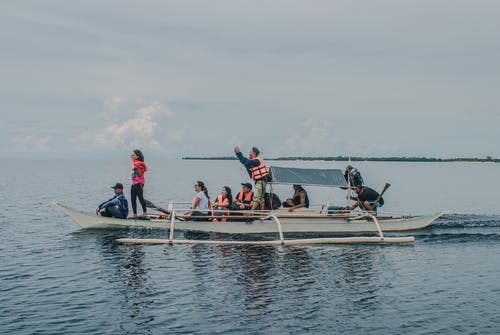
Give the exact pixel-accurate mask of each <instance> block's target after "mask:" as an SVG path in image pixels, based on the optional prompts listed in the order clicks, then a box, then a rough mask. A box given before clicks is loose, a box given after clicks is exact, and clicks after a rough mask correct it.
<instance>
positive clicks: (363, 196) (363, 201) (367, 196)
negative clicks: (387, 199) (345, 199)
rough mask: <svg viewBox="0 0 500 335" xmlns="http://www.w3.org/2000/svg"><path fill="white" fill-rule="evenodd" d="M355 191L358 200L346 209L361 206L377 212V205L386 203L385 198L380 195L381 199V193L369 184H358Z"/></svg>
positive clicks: (380, 205)
mask: <svg viewBox="0 0 500 335" xmlns="http://www.w3.org/2000/svg"><path fill="white" fill-rule="evenodd" d="M354 191H355V192H356V194H357V195H358V201H356V203H355V204H354V205H352V206H347V207H346V209H348V210H352V209H355V208H356V207H358V206H359V207H360V208H362V209H365V210H367V211H373V212H376V211H377V207H382V206H383V205H384V198H382V197H380V199H379V196H380V195H379V194H378V192H377V191H375V190H374V189H372V188H370V187H368V186H361V185H358V186H356V188H355V189H354ZM377 199H378V201H377Z"/></svg>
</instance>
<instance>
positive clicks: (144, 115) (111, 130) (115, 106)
mask: <svg viewBox="0 0 500 335" xmlns="http://www.w3.org/2000/svg"><path fill="white" fill-rule="evenodd" d="M125 101H126V99H125V98H123V97H113V98H111V99H108V100H106V101H105V102H104V113H105V116H107V117H109V118H111V119H113V121H110V122H109V123H108V124H107V125H106V126H105V127H104V129H102V130H100V131H98V132H84V133H82V134H81V135H80V136H78V137H76V138H75V139H74V141H76V142H80V143H85V144H87V145H88V144H90V145H92V146H94V147H107V148H130V147H138V148H143V149H144V148H149V149H156V150H161V149H163V148H162V145H161V143H160V142H159V141H158V139H157V133H158V129H159V121H160V120H161V119H162V118H165V117H167V118H171V117H174V116H175V114H174V113H173V112H172V111H170V110H169V109H168V108H167V107H165V106H163V105H162V104H161V103H159V102H153V103H151V104H150V105H147V106H144V107H140V108H138V109H137V110H135V111H134V112H133V114H132V115H131V116H129V117H127V118H126V119H124V120H121V121H119V120H116V118H118V117H120V116H122V114H127V113H126V112H122V109H125V107H126V106H125V105H124V102H125ZM122 117H123V116H122ZM178 136H180V135H176V137H178Z"/></svg>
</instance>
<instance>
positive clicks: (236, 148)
mask: <svg viewBox="0 0 500 335" xmlns="http://www.w3.org/2000/svg"><path fill="white" fill-rule="evenodd" d="M239 152H240V147H238V146H236V147H234V153H235V154H237V153H239Z"/></svg>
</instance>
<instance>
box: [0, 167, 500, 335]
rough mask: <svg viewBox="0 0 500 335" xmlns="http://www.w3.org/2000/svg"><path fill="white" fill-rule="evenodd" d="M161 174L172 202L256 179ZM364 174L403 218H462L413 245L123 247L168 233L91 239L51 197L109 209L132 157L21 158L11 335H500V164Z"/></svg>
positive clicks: (154, 170) (8, 180) (9, 218)
mask: <svg viewBox="0 0 500 335" xmlns="http://www.w3.org/2000/svg"><path fill="white" fill-rule="evenodd" d="M294 164H295V166H317V167H326V166H328V167H332V166H334V167H339V168H342V167H343V166H344V163H328V164H327V163H322V162H315V163H288V164H287V165H294ZM150 165H151V173H150V174H149V175H148V177H149V178H148V181H147V185H146V195H147V197H148V198H150V199H151V200H152V201H153V202H155V203H157V204H158V205H161V206H166V202H167V199H181V200H187V199H189V198H190V197H191V196H192V193H193V190H192V184H193V181H195V180H197V179H201V180H204V181H206V182H207V184H208V186H209V191H210V192H211V194H212V195H215V194H216V193H217V192H216V191H218V190H219V189H220V187H221V186H222V185H226V184H227V185H229V186H231V187H232V188H233V189H237V188H238V187H237V185H238V182H240V181H244V179H245V177H246V176H245V175H244V172H243V171H242V170H240V168H239V166H238V165H237V164H236V163H235V162H200V161H189V162H184V161H165V162H151V163H150ZM281 165H285V164H281ZM336 165H338V166H336ZM358 166H360V167H361V168H362V171H363V172H364V175H365V180H368V181H369V183H371V184H372V185H375V186H376V185H383V183H384V182H385V181H386V180H388V181H391V182H392V184H393V186H392V187H391V189H390V191H388V193H387V195H386V203H387V204H386V206H387V209H390V210H398V211H399V210H401V211H411V212H414V213H426V212H434V211H436V210H440V209H443V210H449V211H450V214H448V215H446V216H445V217H443V218H441V219H439V220H438V221H437V222H436V224H435V225H434V226H433V227H432V228H431V229H427V230H424V231H420V232H417V233H415V237H416V242H415V243H412V244H405V245H363V244H361V245H318V246H295V247H271V246H206V245H197V246H191V245H175V246H130V245H119V244H117V243H116V242H115V239H116V238H117V237H147V238H154V237H164V236H165V234H166V232H164V231H162V230H148V229H142V230H141V229H123V230H104V231H92V230H80V229H79V228H78V226H77V225H76V224H75V223H73V222H72V221H71V220H70V219H69V218H68V217H66V216H65V215H64V214H63V213H62V212H60V211H59V210H58V209H56V208H54V207H52V206H51V205H49V204H48V201H50V200H58V201H63V202H65V203H67V204H69V205H71V206H73V207H78V208H81V209H85V210H88V211H89V212H91V211H93V210H94V209H95V206H96V205H97V203H99V202H100V201H102V200H105V199H107V198H108V197H109V196H110V194H111V192H110V191H111V189H109V186H111V185H113V184H114V183H115V182H117V181H121V182H124V183H127V182H128V172H129V167H128V160H127V159H124V160H123V161H119V162H103V161H97V162H96V161H92V162H89V161H85V160H82V161H76V160H68V161H64V160H58V161H44V160H13V161H9V162H8V163H7V164H4V165H3V167H2V172H3V173H2V176H1V178H2V180H1V183H0V206H1V211H0V240H1V243H0V259H1V263H0V264H1V266H0V281H1V286H0V333H2V334H84V333H85V334H167V333H168V334H193V333H195V334H263V333H265V334H304V333H311V334H366V333H370V334H403V333H404V334H498V333H500V307H499V301H500V257H499V256H498V255H499V254H500V210H499V209H498V203H497V202H498V200H497V199H496V198H495V196H496V190H498V188H499V186H500V185H498V183H499V182H498V176H500V165H494V164H459V163H455V164H444V163H441V164H417V163H414V164H409V163H406V164H398V163H391V164H388V163H363V164H359V165H358ZM478 170H479V173H478ZM431 172H432V173H431ZM495 178H496V179H495ZM485 181H489V182H490V183H491V182H492V181H493V182H494V183H496V185H493V186H494V187H491V188H485V187H484V185H485V184H484V183H483V182H485ZM289 191H290V190H289V188H288V187H284V188H283V189H282V190H281V192H282V193H283V197H284V196H286V195H287V194H288V193H289ZM310 194H311V195H312V198H313V199H312V202H320V200H319V199H318V198H319V197H320V196H322V197H324V198H326V199H321V200H329V201H331V202H337V201H339V200H340V199H342V197H343V195H341V194H340V193H339V194H337V193H335V192H332V191H331V190H325V189H320V190H310ZM176 234H177V236H178V237H183V234H182V233H180V232H179V233H176ZM215 237H217V236H215ZM222 237H223V238H224V236H222ZM203 238H207V237H206V236H205V237H203ZM237 238H238V237H237Z"/></svg>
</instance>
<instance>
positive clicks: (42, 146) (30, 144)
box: [14, 135, 49, 152]
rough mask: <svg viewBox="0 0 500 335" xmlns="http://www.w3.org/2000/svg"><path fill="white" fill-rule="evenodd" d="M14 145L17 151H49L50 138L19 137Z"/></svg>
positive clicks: (15, 139)
mask: <svg viewBox="0 0 500 335" xmlns="http://www.w3.org/2000/svg"><path fill="white" fill-rule="evenodd" d="M14 144H15V145H16V149H17V150H21V151H28V152H45V151H49V138H48V137H43V136H33V135H26V136H18V137H16V138H14Z"/></svg>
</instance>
